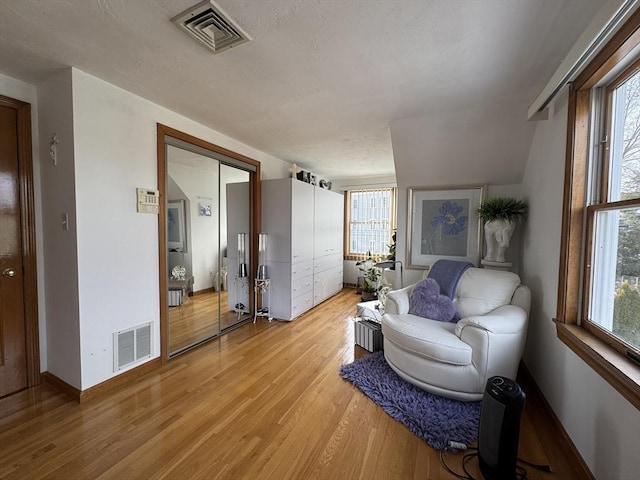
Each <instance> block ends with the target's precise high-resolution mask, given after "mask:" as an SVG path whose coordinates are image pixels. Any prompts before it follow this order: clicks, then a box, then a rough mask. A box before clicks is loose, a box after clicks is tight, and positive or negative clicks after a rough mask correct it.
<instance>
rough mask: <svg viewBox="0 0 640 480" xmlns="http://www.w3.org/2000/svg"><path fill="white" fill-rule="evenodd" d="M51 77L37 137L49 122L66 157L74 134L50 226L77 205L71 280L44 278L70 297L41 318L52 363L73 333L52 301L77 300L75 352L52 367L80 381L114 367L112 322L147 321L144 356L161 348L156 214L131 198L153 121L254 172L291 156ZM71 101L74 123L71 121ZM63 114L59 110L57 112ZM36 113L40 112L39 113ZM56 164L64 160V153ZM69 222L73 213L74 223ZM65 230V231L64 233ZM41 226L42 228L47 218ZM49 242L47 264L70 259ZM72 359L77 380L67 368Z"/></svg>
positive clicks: (96, 85)
mask: <svg viewBox="0 0 640 480" xmlns="http://www.w3.org/2000/svg"><path fill="white" fill-rule="evenodd" d="M58 77H59V78H60V82H59V83H60V85H58V82H54V83H55V86H56V87H59V88H58V89H57V91H56V94H57V95H58V97H57V98H55V100H56V101H55V102H54V101H53V100H54V95H49V92H51V93H53V88H52V87H50V86H48V85H49V84H50V83H52V82H53V80H51V81H49V82H47V83H46V84H44V85H43V89H44V90H43V93H44V92H45V90H46V98H47V102H46V103H45V104H43V105H42V109H41V111H40V116H41V122H42V123H41V125H44V126H45V127H46V128H44V129H41V143H42V142H44V141H45V140H46V138H48V137H47V136H48V135H50V134H51V132H53V131H57V132H58V136H59V137H61V142H60V145H59V149H60V150H61V152H62V156H63V157H64V158H65V159H66V158H67V157H68V158H69V159H71V162H72V163H73V158H74V154H73V151H71V152H68V151H66V150H65V148H66V146H67V145H68V143H67V142H68V139H69V138H71V139H73V138H74V137H75V182H74V180H73V179H74V172H73V170H71V171H70V172H66V174H65V176H64V188H65V192H67V193H66V195H67V196H68V197H69V199H71V198H73V194H74V186H75V201H74V202H73V203H72V204H69V205H66V204H65V205H64V206H62V205H52V206H51V207H49V210H50V212H51V215H50V218H49V220H50V223H52V225H49V228H48V230H50V231H52V232H55V233H56V235H59V236H60V235H61V234H60V232H61V229H60V227H59V222H58V219H59V215H60V212H62V211H66V210H68V211H70V212H71V213H73V209H74V208H75V207H76V206H77V216H78V221H77V259H78V261H77V276H78V286H77V289H74V288H73V287H74V285H73V284H69V282H66V284H65V282H62V281H61V279H60V278H59V277H60V276H61V274H59V273H55V274H54V275H53V278H51V279H49V277H47V281H46V283H47V295H48V297H47V298H49V289H50V288H51V289H52V290H56V291H57V289H61V288H62V287H64V289H65V292H71V293H67V294H69V295H72V294H73V292H74V291H75V292H77V295H75V297H76V298H75V300H74V299H68V300H69V301H68V302H61V301H60V298H58V297H56V296H55V295H52V301H51V302H50V303H49V304H48V305H47V311H48V312H49V313H51V312H53V313H55V315H54V318H53V320H49V332H48V335H49V350H50V351H49V361H50V365H52V364H53V365H56V364H57V362H58V361H57V360H55V359H54V358H53V356H52V352H54V350H56V349H59V348H60V346H62V345H67V343H74V341H73V338H66V339H61V338H59V337H60V336H65V337H68V336H69V330H70V331H71V334H72V335H73V332H74V331H75V332H78V329H77V327H76V328H73V326H72V325H71V326H69V328H68V329H65V328H61V326H60V325H59V323H57V322H58V321H59V318H58V317H60V316H62V315H57V313H58V310H60V309H61V308H64V309H65V310H68V309H70V308H71V306H73V305H76V306H78V307H79V318H78V315H76V316H75V319H74V318H73V317H72V315H68V316H67V319H68V321H69V322H70V323H71V324H73V323H74V321H75V323H76V325H79V332H78V333H79V335H80V338H79V339H75V341H77V343H78V345H80V346H81V347H80V350H81V351H80V356H81V358H80V359H74V360H75V361H73V362H70V364H69V365H65V367H64V368H61V369H58V370H57V371H52V373H55V374H56V375H58V376H59V377H60V378H61V379H63V380H65V381H67V382H68V383H71V384H72V385H73V386H76V387H78V388H81V389H83V390H84V389H87V388H89V387H91V386H93V385H96V384H98V383H100V382H102V381H104V380H107V379H109V378H110V377H113V376H115V375H116V374H115V373H114V372H113V349H112V333H113V332H115V331H117V330H120V329H124V328H129V327H132V326H135V325H138V324H141V323H145V322H149V321H152V322H154V329H153V331H154V337H153V342H154V344H153V351H154V355H153V356H154V357H157V356H158V355H159V353H160V338H159V291H158V235H157V232H158V226H157V222H158V217H157V216H155V215H149V214H139V213H137V212H136V204H135V188H136V187H154V186H155V185H157V166H156V163H157V160H156V122H159V123H163V124H166V125H169V126H171V127H173V128H176V129H178V130H181V131H183V132H186V133H188V134H190V135H194V136H196V137H199V138H202V139H204V140H207V141H209V142H211V143H215V144H217V145H220V146H222V147H224V148H227V149H230V150H233V151H236V152H238V153H241V154H243V155H246V156H248V157H251V158H253V159H255V160H258V161H260V162H261V163H262V165H261V166H262V171H263V178H279V177H283V176H288V175H289V171H288V169H289V166H290V165H289V164H288V163H286V162H284V161H281V160H279V159H277V158H275V157H272V156H269V155H267V154H265V153H262V152H259V151H257V150H254V149H252V148H250V147H248V146H246V145H243V144H241V143H239V142H237V141H235V140H233V139H231V138H229V137H226V136H224V135H222V134H219V133H217V132H215V131H214V130H211V129H210V128H207V127H204V126H203V125H200V124H198V123H196V122H194V121H192V120H189V119H187V118H185V117H183V116H181V115H178V114H176V113H174V112H171V111H169V110H167V109H165V108H163V107H160V106H158V105H156V104H153V103H151V102H149V101H147V100H145V99H143V98H141V97H138V96H136V95H133V94H131V93H129V92H126V91H124V90H122V89H120V88H117V87H114V86H113V85H110V84H108V83H106V82H104V81H102V80H100V79H98V78H96V77H93V76H91V75H88V74H86V73H84V72H82V71H79V70H77V69H70V70H66V71H65V72H63V73H62V74H60V75H59V76H58ZM58 77H56V78H58ZM71 80H72V81H71ZM71 85H72V86H73V100H72V99H71ZM39 95H40V90H39ZM71 105H73V129H71V128H70V120H71V118H72V116H71V113H70V110H71ZM63 113H66V115H65V116H64V118H61V117H62V114H63ZM43 118H44V119H46V121H42V119H43ZM63 165H65V167H64V168H67V167H66V166H67V163H66V162H65V163H64V164H63ZM57 172H62V167H58V169H57ZM53 173H54V174H55V173H56V172H53ZM43 175H44V174H43ZM45 183H47V185H43V191H46V190H48V189H50V188H51V184H52V183H55V181H54V180H51V179H49V177H46V182H45ZM54 187H55V193H57V194H60V195H61V193H62V190H61V189H57V185H54ZM65 199H66V197H65ZM46 201H47V199H45V202H46ZM73 216H74V217H75V215H73ZM75 225H76V222H75V221H73V222H72V227H73V230H75ZM56 227H57V229H56ZM73 230H72V232H64V233H69V234H70V235H69V237H73V235H72V234H73ZM45 233H48V232H47V225H45ZM53 240H55V238H54V239H53ZM48 242H49V239H48V238H47V237H46V236H45V245H46V247H47V248H48V250H47V251H46V252H45V255H46V257H47V260H48V261H50V262H51V263H55V264H56V265H58V264H59V263H62V262H63V261H64V262H65V265H58V267H64V268H63V271H64V270H66V269H67V268H69V267H70V266H72V265H75V260H74V259H73V258H70V259H67V260H64V258H63V257H64V255H62V257H61V256H60V252H59V249H63V250H64V249H67V250H69V249H68V246H69V245H70V244H71V240H69V242H70V243H69V244H63V245H60V244H59V242H58V243H55V242H54V243H51V244H50V245H49V244H48ZM55 258H59V260H54V259H55ZM52 271H56V268H53V269H52ZM54 293H55V292H54ZM63 298H64V297H63ZM52 322H53V323H52ZM52 348H53V350H52ZM71 350H73V349H71ZM54 356H55V355H54ZM52 362H53V363H52ZM80 365H82V377H81V381H79V379H76V377H75V374H74V372H73V370H74V369H75V368H79V366H80ZM50 371H51V369H50Z"/></svg>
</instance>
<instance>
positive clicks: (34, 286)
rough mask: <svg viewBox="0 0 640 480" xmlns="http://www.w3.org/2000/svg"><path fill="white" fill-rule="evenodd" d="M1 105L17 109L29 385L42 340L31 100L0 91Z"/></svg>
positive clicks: (35, 377) (36, 373)
mask: <svg viewBox="0 0 640 480" xmlns="http://www.w3.org/2000/svg"><path fill="white" fill-rule="evenodd" d="M0 105H2V106H3V107H8V108H12V109H14V110H15V111H16V115H17V119H18V169H19V182H20V185H19V188H20V220H21V223H22V231H21V236H22V265H23V269H24V272H23V274H24V281H23V288H24V319H25V337H26V344H25V345H26V360H27V387H33V386H34V385H39V384H40V382H41V376H40V340H39V326H38V282H37V278H38V274H37V263H36V222H35V203H34V202H35V201H34V191H33V153H32V143H31V104H29V103H27V102H23V101H20V100H16V99H14V98H10V97H5V96H4V95H0Z"/></svg>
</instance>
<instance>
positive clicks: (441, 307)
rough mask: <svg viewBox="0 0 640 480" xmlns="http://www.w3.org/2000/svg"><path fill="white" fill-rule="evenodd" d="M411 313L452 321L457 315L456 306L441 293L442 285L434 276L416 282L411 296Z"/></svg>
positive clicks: (441, 320)
mask: <svg viewBox="0 0 640 480" xmlns="http://www.w3.org/2000/svg"><path fill="white" fill-rule="evenodd" d="M409 313H411V314H412V315H418V316H419V317H424V318H429V319H431V320H437V321H439V322H450V321H452V320H453V319H454V317H455V315H456V307H455V305H454V304H453V300H451V299H450V298H449V297H447V296H446V295H440V285H438V282H437V281H435V280H434V279H433V278H425V279H423V280H420V281H419V282H418V283H416V286H415V288H414V289H413V292H411V295H410V296H409Z"/></svg>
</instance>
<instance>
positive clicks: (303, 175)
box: [296, 170, 311, 183]
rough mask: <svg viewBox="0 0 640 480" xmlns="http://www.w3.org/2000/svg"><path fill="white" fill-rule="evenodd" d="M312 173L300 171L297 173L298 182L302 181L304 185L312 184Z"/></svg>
mask: <svg viewBox="0 0 640 480" xmlns="http://www.w3.org/2000/svg"><path fill="white" fill-rule="evenodd" d="M310 175H311V174H310V173H309V172H307V171H306V170H299V171H298V172H296V178H297V179H298V180H300V181H301V182H304V183H310V182H311V179H310Z"/></svg>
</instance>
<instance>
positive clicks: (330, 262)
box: [313, 254, 342, 274]
mask: <svg viewBox="0 0 640 480" xmlns="http://www.w3.org/2000/svg"><path fill="white" fill-rule="evenodd" d="M334 267H342V255H340V254H335V255H325V256H324V257H319V258H316V259H314V260H313V273H314V274H315V273H319V272H324V271H325V270H328V269H330V268H334Z"/></svg>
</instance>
